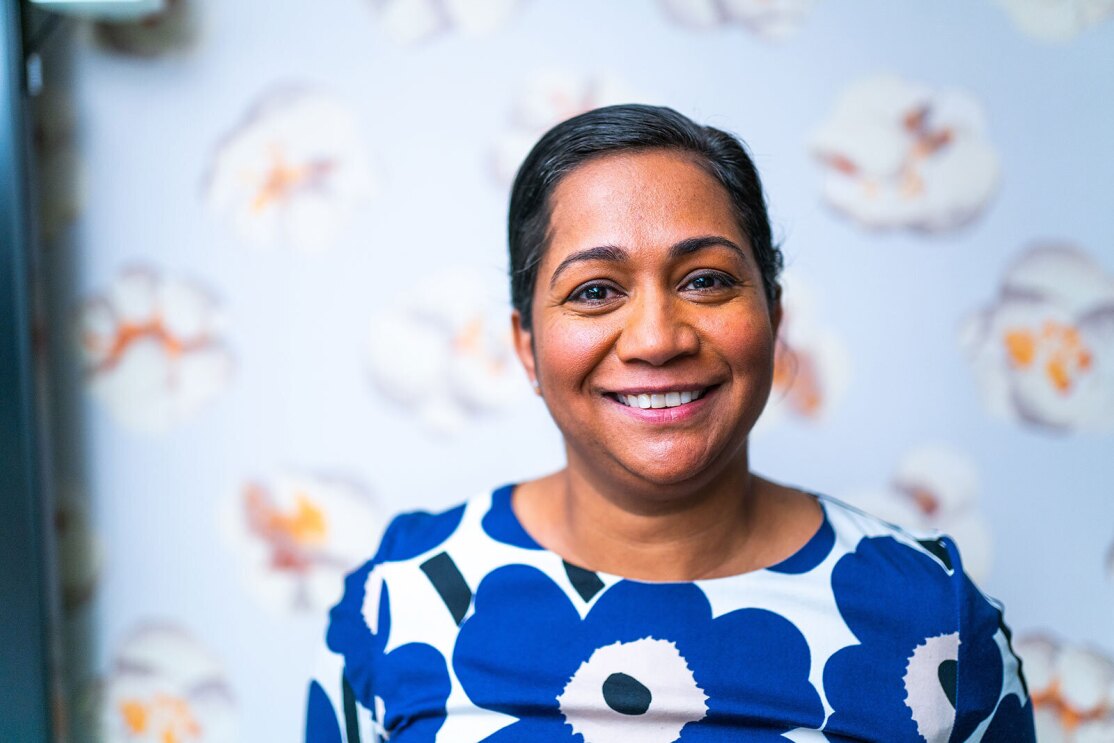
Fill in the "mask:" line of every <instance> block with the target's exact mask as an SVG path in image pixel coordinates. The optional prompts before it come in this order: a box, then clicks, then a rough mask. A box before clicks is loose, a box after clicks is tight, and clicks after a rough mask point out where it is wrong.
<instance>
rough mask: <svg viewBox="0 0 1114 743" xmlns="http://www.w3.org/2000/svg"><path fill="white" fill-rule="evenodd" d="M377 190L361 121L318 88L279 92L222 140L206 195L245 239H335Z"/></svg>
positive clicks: (307, 244)
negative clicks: (361, 131) (374, 187)
mask: <svg viewBox="0 0 1114 743" xmlns="http://www.w3.org/2000/svg"><path fill="white" fill-rule="evenodd" d="M372 193H373V184H372V176H371V170H370V166H369V163H368V155H367V153H366V152H365V149H364V144H363V138H362V136H361V133H360V129H359V124H358V122H357V121H356V119H355V117H354V116H353V115H352V113H351V112H350V111H349V110H348V109H347V108H345V107H344V106H343V105H342V104H341V103H340V102H338V101H336V100H334V99H333V98H332V97H330V96H328V95H326V94H324V93H321V92H316V91H311V90H300V89H285V90H278V91H274V92H271V93H269V94H267V95H265V96H263V98H262V99H261V100H260V101H259V102H258V103H257V104H256V105H254V106H253V107H252V108H251V110H250V111H249V112H248V114H247V115H246V116H245V118H244V120H243V121H242V122H241V123H240V124H239V125H238V126H237V127H236V128H235V129H234V130H233V131H232V132H231V133H229V135H228V136H227V137H226V138H225V139H224V141H222V142H221V143H220V145H219V146H218V147H217V149H216V151H215V153H214V155H213V160H212V165H211V167H210V172H209V175H208V178H207V182H206V199H207V201H208V204H209V206H210V207H211V208H212V210H213V211H214V212H216V213H218V214H220V215H223V216H224V217H225V218H227V219H228V221H229V222H230V223H231V225H232V227H233V229H234V230H235V232H236V233H237V234H238V235H239V236H240V237H242V238H243V239H244V240H246V241H248V242H250V243H252V244H257V245H273V244H276V243H284V244H289V245H292V246H294V247H295V248H300V249H303V250H309V251H312V250H320V249H322V248H325V247H328V246H329V245H331V244H332V243H333V242H335V240H336V239H337V238H338V236H339V235H340V234H341V232H342V230H343V229H344V227H345V226H346V225H347V223H348V221H349V219H350V217H351V215H352V213H353V211H354V210H355V209H356V208H357V207H358V206H359V205H361V204H363V203H364V202H366V201H367V199H369V198H370V196H371V195H372Z"/></svg>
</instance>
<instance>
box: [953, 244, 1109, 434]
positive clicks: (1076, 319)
mask: <svg viewBox="0 0 1114 743" xmlns="http://www.w3.org/2000/svg"><path fill="white" fill-rule="evenodd" d="M961 342H962V345H963V347H964V349H965V350H966V352H967V356H968V358H969V359H970V362H971V365H972V367H973V369H974V372H975V376H976V378H977V379H978V382H979V385H980V387H981V388H982V393H983V399H984V401H985V403H986V405H987V407H988V408H989V409H990V410H991V411H992V412H993V413H994V414H996V415H999V416H1002V417H1006V418H1011V419H1015V420H1019V421H1022V422H1024V423H1027V424H1030V425H1034V426H1038V427H1042V428H1047V429H1056V430H1064V431H1070V430H1100V429H1109V428H1111V426H1114V277H1111V276H1110V275H1109V274H1107V273H1105V272H1104V271H1103V268H1102V267H1101V266H1099V265H1098V264H1097V263H1096V262H1095V261H1094V260H1093V259H1092V258H1091V257H1090V256H1089V255H1087V254H1086V253H1084V252H1082V251H1080V250H1079V249H1077V248H1075V247H1072V246H1070V245H1055V244H1048V245H1038V246H1035V247H1033V248H1030V249H1029V250H1026V251H1025V252H1024V253H1023V254H1022V255H1021V256H1020V257H1019V258H1018V259H1017V260H1016V261H1015V262H1014V263H1013V264H1012V265H1011V266H1010V267H1009V268H1008V269H1007V270H1006V273H1005V276H1004V277H1003V278H1002V283H1001V286H1000V288H999V291H998V296H997V297H995V299H994V302H993V303H992V304H991V305H990V306H988V307H987V308H986V309H984V310H982V311H981V312H978V313H976V314H975V315H974V316H972V317H971V318H970V319H969V320H968V321H967V322H966V323H965V324H964V326H963V328H962V333H961Z"/></svg>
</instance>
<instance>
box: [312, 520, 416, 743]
mask: <svg viewBox="0 0 1114 743" xmlns="http://www.w3.org/2000/svg"><path fill="white" fill-rule="evenodd" d="M397 524H398V519H396V520H395V521H392V522H391V524H390V525H388V527H387V529H386V531H385V532H384V535H383V539H382V540H381V541H380V545H379V549H378V551H377V552H376V555H375V557H374V558H372V559H371V560H368V561H367V562H366V563H364V564H363V565H361V566H360V567H359V568H357V569H356V570H353V571H352V572H351V573H349V574H348V576H347V577H346V578H345V580H344V594H343V596H342V597H341V599H340V601H339V602H338V603H337V605H336V606H334V607H333V609H332V611H331V612H330V615H329V617H330V621H329V629H328V632H327V634H326V643H327V646H326V647H325V648H323V649H322V651H321V652H320V653H319V659H318V662H317V667H316V669H315V672H314V674H313V677H312V678H311V680H310V682H309V688H308V690H307V694H306V729H305V741H306V743H357V742H359V743H369V742H372V743H373V742H374V741H382V740H385V737H384V736H383V735H382V728H381V726H380V724H379V723H378V722H377V719H378V717H377V715H376V710H375V709H369V707H368V705H365V704H364V703H363V702H362V701H361V700H369V701H370V700H374V699H375V694H374V673H375V663H374V661H375V658H376V656H377V654H378V653H379V652H381V651H382V647H380V645H381V643H379V642H377V640H378V637H377V635H376V632H375V630H376V629H377V625H378V622H377V620H378V619H379V617H380V615H381V613H382V611H383V610H385V609H386V607H385V606H382V605H381V604H380V601H379V597H380V596H381V595H382V587H383V579H382V573H381V571H379V570H377V568H378V567H379V566H380V565H381V564H382V563H383V562H385V561H386V560H387V559H389V555H390V554H391V551H392V544H393V542H394V535H395V533H396V532H397V528H396V525H397ZM369 615H370V616H371V617H373V618H372V620H371V621H370V622H369V620H368V619H367V618H366V617H368V616H369ZM371 706H372V707H373V706H374V702H372V705H371Z"/></svg>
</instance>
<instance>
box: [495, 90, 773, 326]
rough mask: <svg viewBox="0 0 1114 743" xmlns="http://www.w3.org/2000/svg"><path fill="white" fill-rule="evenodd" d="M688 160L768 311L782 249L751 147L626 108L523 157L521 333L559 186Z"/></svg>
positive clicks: (571, 124)
mask: <svg viewBox="0 0 1114 743" xmlns="http://www.w3.org/2000/svg"><path fill="white" fill-rule="evenodd" d="M647 149H667V150H676V151H678V152H683V153H688V154H691V155H693V156H695V160H696V161H697V163H698V164H699V165H701V166H702V167H703V168H704V169H705V170H706V171H707V172H708V174H709V175H711V176H712V177H714V178H715V179H716V180H717V181H719V183H720V185H722V186H723V188H724V189H725V190H726V191H727V194H728V196H729V197H730V199H731V205H732V208H733V209H734V211H735V217H736V219H737V220H738V222H739V226H740V227H741V228H742V230H743V234H745V235H746V236H747V239H749V240H750V245H751V248H752V249H753V251H754V258H755V260H756V261H757V262H758V268H759V270H760V271H761V272H762V283H763V286H764V287H765V289H766V298H767V300H768V301H769V304H770V306H771V307H772V306H773V304H774V303H775V302H776V301H777V299H778V297H779V295H780V293H781V287H780V285H779V284H778V275H779V274H780V273H781V268H782V255H781V249H780V248H779V247H778V246H777V245H775V244H774V242H773V237H772V234H771V230H770V218H769V216H768V215H767V213H766V199H765V196H764V195H763V193H762V183H761V181H760V180H759V178H758V171H757V170H756V169H755V167H754V162H753V161H752V160H751V159H750V156H749V155H748V154H747V151H746V146H745V145H744V144H743V142H742V141H741V140H740V139H739V138H737V137H735V136H734V135H731V134H728V133H727V132H724V131H720V130H719V129H715V128H713V127H710V126H701V125H699V124H697V123H696V122H694V121H692V120H691V119H689V118H687V117H685V116H682V115H681V114H679V113H677V112H676V111H674V110H673V109H671V108H665V107H661V106H645V105H641V104H633V103H632V104H623V105H619V106H607V107H604V108H597V109H594V110H592V111H588V112H586V113H582V114H580V115H579V116H574V117H573V118H571V119H568V120H566V121H563V122H561V123H560V124H558V125H557V126H555V127H553V128H552V129H550V130H549V131H548V132H546V133H545V135H543V136H542V138H541V139H539V140H538V143H537V144H535V145H534V149H532V150H530V154H529V155H527V156H526V159H525V160H524V161H523V163H522V166H521V167H519V169H518V175H517V176H515V179H514V186H512V188H511V205H510V212H509V214H508V216H507V240H508V243H509V245H510V257H511V267H510V275H511V303H512V304H513V305H514V308H515V309H516V310H518V311H519V313H520V314H521V316H522V325H523V327H526V328H529V327H530V326H531V323H532V321H533V317H532V310H533V307H532V305H533V297H534V285H535V284H536V283H537V278H538V266H539V264H540V263H541V259H542V255H543V254H544V252H545V249H546V245H547V244H548V242H549V218H550V213H551V211H552V205H551V204H550V196H551V194H552V193H553V190H554V189H555V188H556V187H557V184H558V183H559V182H560V181H561V179H562V178H563V177H564V176H566V175H568V174H569V173H570V172H572V171H573V170H575V169H576V168H577V167H579V166H580V165H583V164H584V163H586V162H587V161H589V160H591V159H593V158H596V157H600V156H603V155H609V154H616V153H620V152H629V151H631V150H647Z"/></svg>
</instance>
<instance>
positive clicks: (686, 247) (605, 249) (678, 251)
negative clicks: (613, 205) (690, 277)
mask: <svg viewBox="0 0 1114 743" xmlns="http://www.w3.org/2000/svg"><path fill="white" fill-rule="evenodd" d="M715 246H719V247H724V248H728V249H730V250H732V251H734V252H735V253H738V255H739V258H741V259H742V260H743V261H744V262H746V261H748V260H749V259H748V258H747V254H746V251H745V250H743V249H742V248H741V247H739V246H738V245H737V244H736V243H735V242H734V241H732V240H728V239H727V238H726V237H723V236H722V235H701V236H700V237H689V238H685V239H684V240H682V241H681V242H679V243H675V244H674V245H672V246H671V247H670V248H669V257H670V259H671V260H676V259H678V258H683V257H685V256H686V255H692V254H693V253H697V252H699V251H701V250H704V249H705V248H711V247H715ZM627 257H628V254H627V251H625V250H623V249H622V248H621V247H619V246H618V245H597V246H596V247H593V248H585V249H584V250H578V251H576V252H575V253H571V254H569V255H568V256H567V257H566V258H565V260H563V261H561V263H560V265H558V266H557V268H556V269H555V270H554V271H553V276H551V277H550V279H549V286H550V288H553V286H554V285H556V283H557V278H558V277H559V276H560V275H561V272H562V271H564V270H565V269H566V268H568V267H569V266H571V265H572V264H574V263H581V262H583V261H606V262H608V263H619V262H621V261H624V260H626V259H627Z"/></svg>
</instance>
